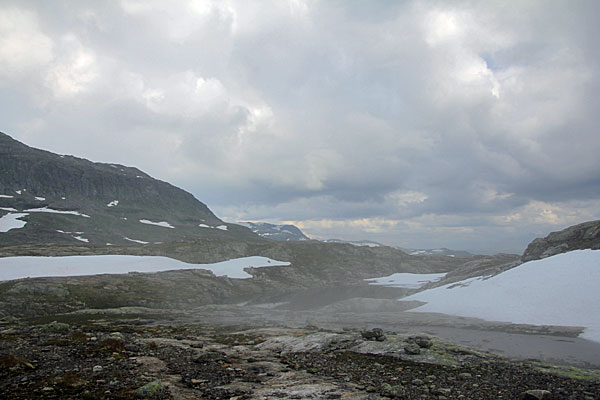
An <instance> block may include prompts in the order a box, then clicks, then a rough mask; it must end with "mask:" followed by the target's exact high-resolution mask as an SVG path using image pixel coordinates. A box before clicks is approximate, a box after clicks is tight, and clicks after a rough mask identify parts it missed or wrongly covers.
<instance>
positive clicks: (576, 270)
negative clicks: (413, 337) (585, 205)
mask: <svg viewBox="0 0 600 400" xmlns="http://www.w3.org/2000/svg"><path fill="white" fill-rule="evenodd" d="M401 300H419V301H424V302H427V304H425V305H423V306H420V307H418V308H416V309H413V310H411V311H417V312H437V313H443V314H449V315H458V316H464V317H476V318H482V319H486V320H489V321H504V322H512V323H524V324H533V325H562V326H581V327H585V328H586V329H585V331H584V333H583V334H582V335H581V336H582V337H584V338H586V339H590V340H594V341H598V342H600V250H577V251H572V252H569V253H564V254H558V255H555V256H552V257H548V258H545V259H543V260H536V261H529V262H527V263H524V264H521V265H520V266H518V267H516V268H513V269H510V270H508V271H505V272H503V273H501V274H499V275H496V276H493V277H491V278H489V279H486V278H485V277H478V278H470V279H467V280H464V281H461V282H457V283H453V284H450V285H445V286H440V287H437V288H434V289H429V290H425V291H423V292H420V293H416V294H414V295H412V296H408V297H405V298H402V299H401Z"/></svg>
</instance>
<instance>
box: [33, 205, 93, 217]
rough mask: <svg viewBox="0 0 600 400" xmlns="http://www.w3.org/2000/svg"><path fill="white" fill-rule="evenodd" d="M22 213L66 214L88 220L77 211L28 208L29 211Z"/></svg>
mask: <svg viewBox="0 0 600 400" xmlns="http://www.w3.org/2000/svg"><path fill="white" fill-rule="evenodd" d="M23 211H24V212H43V213H50V214H68V215H77V216H80V217H85V218H89V217H90V216H89V215H86V214H82V213H80V212H79V211H65V210H54V209H52V208H48V207H42V208H30V209H29V210H23Z"/></svg>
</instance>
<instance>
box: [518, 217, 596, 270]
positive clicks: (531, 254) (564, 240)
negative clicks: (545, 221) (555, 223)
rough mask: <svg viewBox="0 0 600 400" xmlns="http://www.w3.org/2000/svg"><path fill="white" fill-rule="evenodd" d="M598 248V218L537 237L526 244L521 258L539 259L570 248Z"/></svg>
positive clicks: (570, 249)
mask: <svg viewBox="0 0 600 400" xmlns="http://www.w3.org/2000/svg"><path fill="white" fill-rule="evenodd" d="M583 249H592V250H598V249H600V220H596V221H588V222H584V223H582V224H578V225H574V226H570V227H568V228H566V229H563V230H562V231H559V232H552V233H550V234H549V235H548V236H546V237H544V238H537V239H535V240H534V241H533V242H531V243H530V244H529V246H527V249H525V252H524V253H523V257H521V258H522V260H523V261H530V260H539V259H542V258H546V257H550V256H553V255H555V254H560V253H566V252H568V251H572V250H583Z"/></svg>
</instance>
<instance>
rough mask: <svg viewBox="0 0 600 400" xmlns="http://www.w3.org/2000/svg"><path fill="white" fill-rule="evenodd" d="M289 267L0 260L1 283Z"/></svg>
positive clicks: (266, 262)
mask: <svg viewBox="0 0 600 400" xmlns="http://www.w3.org/2000/svg"><path fill="white" fill-rule="evenodd" d="M287 265H290V263H289V262H284V261H276V260H272V259H270V258H267V257H258V256H253V257H243V258H236V259H233V260H228V261H222V262H218V263H214V264H188V263H185V262H183V261H179V260H175V259H172V258H168V257H158V256H121V255H104V256H68V257H6V258H0V281H3V280H11V279H20V278H27V277H30V278H34V277H43V276H83V275H99V274H126V273H128V272H160V271H171V270H179V269H207V270H210V271H212V272H213V273H214V274H215V275H216V276H227V277H229V278H239V279H246V278H251V277H252V276H251V275H250V274H248V273H247V272H245V271H244V268H248V267H254V268H260V267H273V266H287Z"/></svg>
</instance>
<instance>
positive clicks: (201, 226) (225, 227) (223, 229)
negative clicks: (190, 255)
mask: <svg viewBox="0 0 600 400" xmlns="http://www.w3.org/2000/svg"><path fill="white" fill-rule="evenodd" d="M198 226H199V227H200V228H210V229H220V230H222V231H226V230H227V225H219V226H210V225H206V224H199V225H198Z"/></svg>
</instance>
